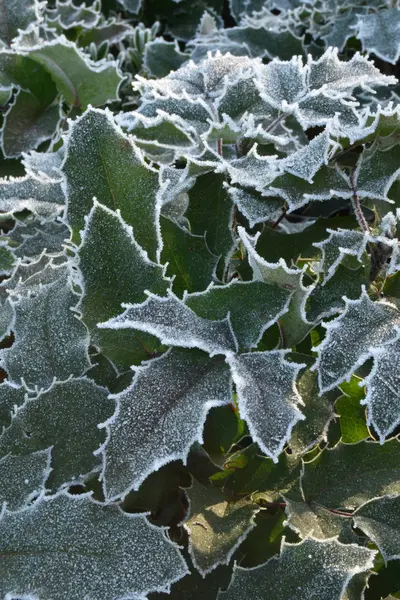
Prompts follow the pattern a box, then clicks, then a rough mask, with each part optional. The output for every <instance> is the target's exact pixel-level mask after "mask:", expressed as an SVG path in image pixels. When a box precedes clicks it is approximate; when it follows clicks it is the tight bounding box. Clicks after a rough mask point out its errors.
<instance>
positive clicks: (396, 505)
mask: <svg viewBox="0 0 400 600" xmlns="http://www.w3.org/2000/svg"><path fill="white" fill-rule="evenodd" d="M353 519H354V525H355V527H357V528H359V529H361V530H362V531H363V532H364V533H365V534H366V535H367V536H368V537H370V538H371V539H372V540H373V541H374V543H375V544H376V545H377V546H378V548H379V551H380V553H381V554H382V556H383V558H384V559H385V561H386V562H387V561H388V560H398V558H399V556H400V544H399V530H400V496H383V497H381V498H373V499H372V500H370V501H369V502H366V503H365V504H363V505H362V506H360V507H359V508H358V509H357V510H356V511H355V513H353Z"/></svg>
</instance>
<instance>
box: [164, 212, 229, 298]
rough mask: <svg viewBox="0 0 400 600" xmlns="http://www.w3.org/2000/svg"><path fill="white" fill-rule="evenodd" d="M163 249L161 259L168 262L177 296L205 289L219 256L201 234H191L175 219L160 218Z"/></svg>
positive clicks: (169, 272) (168, 269)
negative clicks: (211, 250)
mask: <svg viewBox="0 0 400 600" xmlns="http://www.w3.org/2000/svg"><path fill="white" fill-rule="evenodd" d="M160 224H161V237H162V244H163V249H162V252H161V261H162V262H163V263H168V267H167V275H169V276H171V277H172V276H173V275H175V277H174V281H173V289H174V292H175V293H176V294H177V295H178V296H182V295H183V294H184V292H185V291H187V292H197V291H200V290H204V289H205V288H206V287H207V286H208V285H209V284H210V282H211V281H212V279H213V278H214V272H215V269H216V266H217V262H218V258H217V257H216V256H214V255H213V254H212V253H211V252H210V250H209V248H208V246H207V243H206V238H205V236H204V235H193V234H192V233H190V232H189V231H188V230H187V229H184V228H183V227H181V226H180V225H179V224H178V223H177V222H176V221H173V220H171V219H168V218H165V217H161V218H160Z"/></svg>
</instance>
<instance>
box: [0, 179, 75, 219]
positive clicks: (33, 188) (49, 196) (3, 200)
mask: <svg viewBox="0 0 400 600" xmlns="http://www.w3.org/2000/svg"><path fill="white" fill-rule="evenodd" d="M64 204H65V196H64V192H63V190H62V186H61V182H60V181H57V180H55V179H50V178H48V177H43V176H42V177H36V176H33V175H25V176H23V177H10V178H9V179H0V210H2V211H5V212H10V213H14V212H20V211H23V210H25V209H26V210H30V211H31V212H33V213H35V214H38V215H40V216H43V217H47V218H49V217H55V216H56V215H58V214H59V213H60V212H61V211H62V210H63V208H64Z"/></svg>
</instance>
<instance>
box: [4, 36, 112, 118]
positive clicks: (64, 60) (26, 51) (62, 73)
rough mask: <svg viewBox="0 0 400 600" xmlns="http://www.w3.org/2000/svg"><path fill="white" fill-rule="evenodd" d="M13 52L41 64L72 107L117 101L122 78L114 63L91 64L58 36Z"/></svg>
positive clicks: (86, 56)
mask: <svg viewBox="0 0 400 600" xmlns="http://www.w3.org/2000/svg"><path fill="white" fill-rule="evenodd" d="M16 50H17V51H18V52H19V53H20V54H21V55H22V56H24V55H25V56H28V57H29V58H31V59H32V60H34V61H35V62H37V63H39V64H40V65H42V66H43V68H44V69H45V70H46V71H47V72H48V73H49V74H50V76H51V77H52V79H53V81H54V82H55V84H56V85H57V88H58V89H59V91H60V92H61V93H62V94H63V95H64V97H65V99H66V100H67V101H68V102H69V103H70V104H72V105H74V106H78V107H81V108H83V109H85V108H87V106H88V105H89V104H92V105H93V106H100V105H102V104H106V103H107V102H109V101H111V100H114V99H115V100H116V99H117V98H118V88H119V86H120V84H121V81H122V75H121V74H120V71H119V70H118V69H117V64H116V62H114V61H108V60H104V61H102V62H97V63H96V62H93V61H91V60H90V58H89V56H88V55H86V54H84V53H83V52H82V51H81V50H80V49H79V48H78V46H77V45H76V44H75V43H74V42H70V41H69V40H67V39H66V38H65V37H64V36H62V35H61V36H58V37H57V38H55V39H54V40H52V41H49V42H46V41H41V43H40V45H37V46H31V47H28V48H24V47H23V46H20V47H19V46H16Z"/></svg>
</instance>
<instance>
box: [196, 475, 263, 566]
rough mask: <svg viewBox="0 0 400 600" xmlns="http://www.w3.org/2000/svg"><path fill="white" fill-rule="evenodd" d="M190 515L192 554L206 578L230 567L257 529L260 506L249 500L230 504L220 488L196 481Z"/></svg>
mask: <svg viewBox="0 0 400 600" xmlns="http://www.w3.org/2000/svg"><path fill="white" fill-rule="evenodd" d="M186 493H187V495H188V497H189V509H190V515H189V518H188V519H187V521H186V522H185V529H186V530H187V531H188V533H189V539H190V543H189V551H190V554H191V557H192V560H193V564H194V566H195V567H196V569H197V570H198V571H199V572H200V573H201V574H202V575H203V577H204V576H205V575H206V574H207V573H209V572H210V571H213V570H214V569H215V568H216V567H217V566H218V565H223V564H228V563H229V561H230V559H231V557H232V555H233V553H234V552H235V550H236V548H237V547H238V546H239V545H240V544H241V542H242V541H243V540H244V539H245V538H246V536H247V534H248V533H249V532H250V531H251V530H252V529H253V527H254V525H255V524H254V521H253V517H254V515H255V513H256V512H257V510H258V509H257V507H256V505H254V504H253V503H252V502H251V500H249V499H242V500H238V501H237V502H228V501H227V500H226V498H225V496H224V494H223V493H222V492H221V491H220V490H219V489H217V488H215V487H213V486H211V485H209V486H204V485H202V484H201V483H198V482H197V481H196V480H195V479H193V482H192V486H191V488H189V489H188V490H187V491H186Z"/></svg>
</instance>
